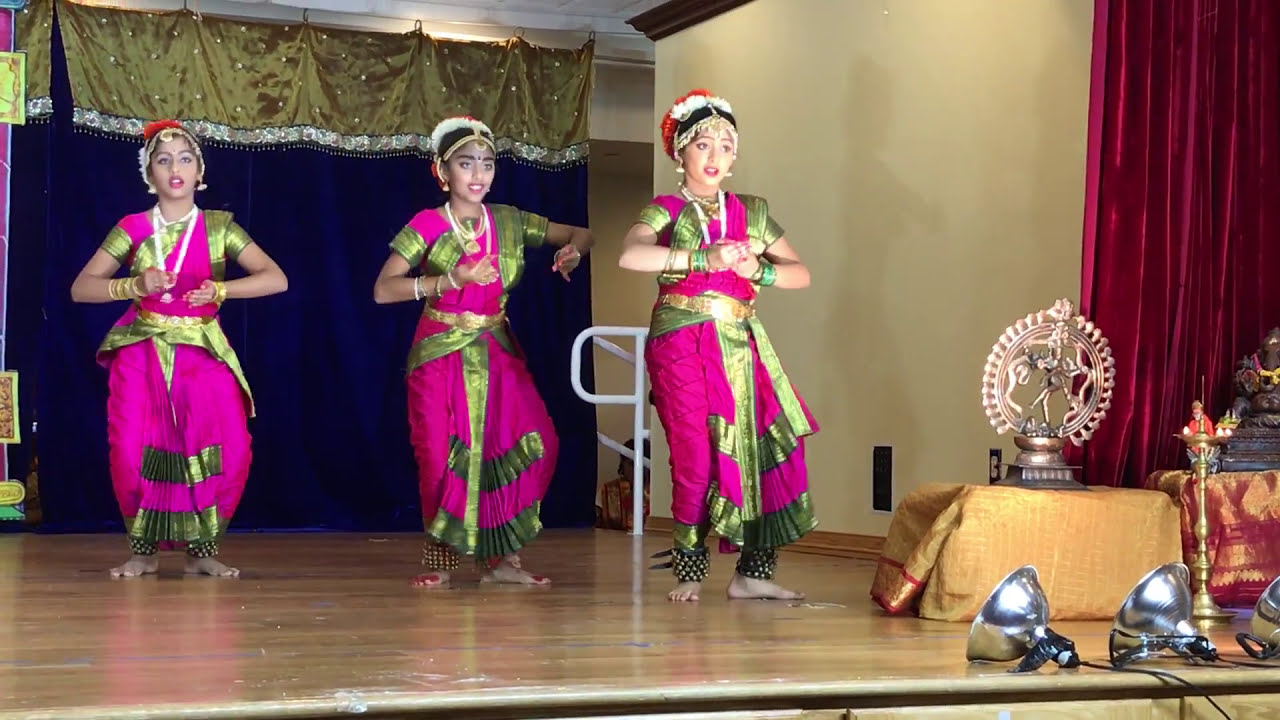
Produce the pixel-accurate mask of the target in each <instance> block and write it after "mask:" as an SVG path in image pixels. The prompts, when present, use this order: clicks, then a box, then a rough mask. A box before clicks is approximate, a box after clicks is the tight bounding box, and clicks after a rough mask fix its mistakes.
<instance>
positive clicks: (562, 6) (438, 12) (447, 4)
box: [236, 0, 663, 35]
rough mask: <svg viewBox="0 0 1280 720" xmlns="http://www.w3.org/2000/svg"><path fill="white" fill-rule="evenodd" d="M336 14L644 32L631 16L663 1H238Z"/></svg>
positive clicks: (542, 28) (529, 28) (587, 30)
mask: <svg viewBox="0 0 1280 720" xmlns="http://www.w3.org/2000/svg"><path fill="white" fill-rule="evenodd" d="M236 1H237V2H244V3H247V4H272V5H283V6H287V7H296V8H310V9H312V10H322V11H327V12H334V13H348V14H353V15H373V16H377V17H393V18H407V19H413V20H418V19H421V20H423V21H424V22H425V21H426V20H428V19H430V20H432V21H436V22H444V23H457V24H462V25H497V26H504V27H518V28H525V29H528V30H560V31H577V32H584V33H585V32H595V33H597V34H609V35H638V34H639V33H637V32H636V30H635V29H634V28H632V27H631V26H630V25H627V20H628V19H629V18H632V17H635V16H636V15H639V14H640V13H642V12H645V11H646V10H650V9H652V8H654V7H657V6H658V5H661V4H662V2H663V0H236Z"/></svg>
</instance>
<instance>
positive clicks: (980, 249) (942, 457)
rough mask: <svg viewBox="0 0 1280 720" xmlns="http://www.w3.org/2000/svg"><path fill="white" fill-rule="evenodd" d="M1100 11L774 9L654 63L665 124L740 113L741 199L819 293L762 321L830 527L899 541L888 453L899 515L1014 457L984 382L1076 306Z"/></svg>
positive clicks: (662, 178)
mask: <svg viewBox="0 0 1280 720" xmlns="http://www.w3.org/2000/svg"><path fill="white" fill-rule="evenodd" d="M1092 5H1093V3H1092V0H1016V1H1015V0H756V1H755V2H752V3H750V4H748V5H745V6H743V7H741V8H738V9H736V10H733V11H731V12H729V13H727V14H725V15H723V16H721V17H719V18H717V19H715V20H712V21H710V22H707V23H704V24H702V25H700V26H697V27H694V28H691V29H689V30H686V31H684V32H682V33H680V34H678V35H675V36H673V37H670V38H667V39H664V40H660V41H659V42H658V43H657V66H656V72H655V81H654V83H655V104H656V108H657V109H656V111H655V117H656V116H658V115H660V114H661V113H662V112H665V110H666V108H667V107H668V106H669V104H670V102H671V101H672V100H674V99H675V98H676V97H677V96H679V95H681V94H683V93H684V92H686V91H687V90H689V89H691V88H694V87H707V88H709V89H711V90H713V91H715V92H717V93H719V94H721V95H723V96H725V97H726V98H728V99H729V100H730V102H732V103H733V106H734V110H735V112H736V113H737V116H738V120H739V126H740V130H741V133H742V135H741V151H740V152H741V155H740V157H739V162H738V165H737V167H736V168H735V170H734V177H733V179H732V180H730V181H729V185H728V186H729V187H730V189H739V190H741V191H743V192H749V193H752V194H757V195H762V196H764V197H766V198H768V200H769V202H770V207H771V211H772V213H773V214H774V216H775V217H776V218H777V219H778V220H779V221H780V222H781V223H782V225H783V226H784V227H785V228H786V229H787V231H788V233H787V235H788V238H789V239H790V241H791V242H792V244H793V245H794V246H795V247H796V248H797V250H798V251H799V252H800V253H801V256H802V257H803V258H804V259H805V261H806V262H807V263H808V265H809V267H810V268H811V270H812V274H813V287H812V288H811V289H809V290H804V291H767V292H766V293H765V295H764V297H763V298H762V299H761V301H760V307H761V310H760V312H761V314H762V316H763V319H764V321H765V323H766V325H767V326H768V328H769V333H770V336H771V337H772V339H773V341H774V343H775V345H776V346H777V347H778V349H779V353H780V355H781V357H782V361H783V363H784V364H785V366H786V367H787V370H788V372H789V373H790V375H791V378H792V379H793V380H794V381H795V382H796V383H797V385H798V386H799V389H800V391H801V393H802V394H803V396H804V397H805V398H806V400H807V401H808V402H809V404H810V407H811V408H812V410H813V411H814V413H815V414H816V416H817V418H818V420H819V422H820V423H821V433H820V434H819V435H817V436H816V437H815V438H813V439H812V440H811V443H810V445H809V463H810V467H811V483H812V489H813V493H814V500H815V503H816V504H817V509H818V516H819V519H820V520H821V522H822V529H824V530H829V531H837V532H850V533H860V534H869V535H884V534H885V532H886V530H887V528H888V522H889V515H888V514H883V513H875V512H873V511H872V510H871V448H872V446H873V445H880V444H887V445H892V446H893V447H894V449H895V450H894V476H895V477H894V486H895V487H894V491H895V492H894V496H895V503H896V502H897V501H899V500H901V499H902V497H903V496H904V495H905V494H906V493H907V492H909V491H910V490H911V489H912V488H915V487H917V486H919V485H921V484H923V483H927V482H969V483H977V482H985V477H986V463H987V449H988V448H989V447H1002V448H1004V450H1005V459H1006V460H1009V459H1012V456H1013V452H1012V451H1013V447H1012V444H1011V443H1010V442H1009V441H1008V440H1007V439H997V437H996V435H995V433H994V432H993V431H992V430H991V428H990V426H989V425H988V424H987V422H986V418H985V417H984V416H983V412H982V407H981V400H980V393H979V387H980V383H981V377H982V367H983V364H984V362H985V360H986V356H987V354H988V353H989V352H990V350H991V345H992V343H993V342H994V341H995V340H996V338H997V337H998V336H999V335H1000V333H1001V332H1002V331H1003V330H1004V328H1005V327H1006V326H1007V325H1008V324H1009V323H1010V322H1012V321H1014V320H1015V319H1017V318H1020V317H1022V316H1023V315H1025V314H1026V313H1028V312H1031V311H1034V310H1038V309H1040V308H1043V307H1047V306H1048V305H1050V304H1051V303H1052V302H1053V300H1054V299H1055V298H1057V297H1059V296H1063V297H1070V298H1072V299H1075V298H1076V296H1077V294H1078V292H1079V265H1080V233H1081V218H1082V206H1083V176H1084V148H1085V136H1086V120H1087V102H1088V97H1087V96H1088V78H1089V62H1090V57H1089V55H1090V42H1091V23H1092ZM655 163H656V167H657V168H658V170H657V173H656V177H655V186H656V188H657V189H658V190H659V191H663V192H669V191H670V190H671V188H672V182H673V173H672V172H671V165H670V163H669V162H668V161H667V160H665V159H664V158H662V157H660V151H659V153H658V154H657V155H655ZM593 207H594V206H593ZM606 252H607V251H606ZM603 255H604V253H603V252H602V253H601V257H600V258H599V260H598V263H599V264H598V265H597V266H596V267H599V266H600V265H602V264H603V263H604V257H603ZM651 297H652V290H651V289H650V291H649V292H648V293H642V294H639V295H637V296H636V297H634V298H631V297H630V296H628V302H631V303H633V307H635V308H636V309H637V312H638V311H639V310H640V309H641V306H642V305H647V303H648V302H650V300H651ZM596 307H597V308H598V310H597V313H599V312H600V310H599V308H601V304H599V303H597V305H596ZM615 311H616V312H619V313H621V312H622V310H621V309H616V310H615ZM628 312H630V311H628ZM661 435H662V433H661V431H660V430H658V431H656V432H655V433H654V455H655V462H654V466H655V467H654V474H653V493H654V497H653V501H654V511H655V514H658V515H664V514H669V513H664V512H663V510H664V509H666V508H668V507H669V505H670V495H669V492H670V491H669V484H670V479H669V477H670V476H669V472H668V471H667V468H666V456H665V449H666V446H665V443H664V442H662V439H661Z"/></svg>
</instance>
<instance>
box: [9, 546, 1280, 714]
mask: <svg viewBox="0 0 1280 720" xmlns="http://www.w3.org/2000/svg"><path fill="white" fill-rule="evenodd" d="M419 542H420V540H419V538H418V537H416V536H391V537H367V536H350V535H236V536H232V537H231V538H230V539H229V540H227V541H226V543H225V546H224V557H225V559H226V560H228V561H229V562H233V563H234V564H236V565H238V566H239V567H241V569H242V570H243V573H244V574H243V576H242V578H241V579H239V580H215V579H210V578H183V577H182V576H181V558H180V556H166V558H165V559H166V560H168V561H169V562H168V563H167V564H166V565H165V566H164V567H163V569H162V575H161V576H160V577H158V578H156V577H152V578H146V579H142V580H134V581H112V580H110V579H109V578H108V577H107V575H106V568H107V567H109V566H110V565H111V564H113V563H115V562H118V561H119V560H120V559H121V553H122V552H123V551H124V550H125V545H124V543H123V542H122V540H121V538H119V537H112V536H3V537H0V576H2V577H0V602H2V603H3V608H4V610H5V614H4V615H3V617H0V720H10V719H16V718H24V719H25V720H52V719H54V718H76V719H77V720H81V719H86V718H95V719H99V720H108V719H110V718H152V719H154V718H177V717H183V718H230V717H235V718H274V717H290V718H321V717H334V716H343V715H349V714H360V715H361V716H363V717H376V718H406V719H407V718H466V719H469V718H511V717H521V718H549V717H570V716H572V717H623V716H626V717H638V716H647V717H671V718H682V719H689V718H717V719H718V718H802V717H803V718H809V719H812V718H858V719H860V720H871V719H877V720H878V719H885V718H910V717H920V718H945V719H947V720H960V719H962V718H964V719H967V718H993V719H994V718H997V717H1000V718H1014V719H1017V718H1067V717H1083V718H1125V719H1129V718H1135V719H1136V718H1182V717H1203V718H1210V717H1221V716H1220V715H1218V714H1217V712H1216V711H1215V710H1213V709H1212V708H1211V707H1210V706H1209V705H1208V704H1207V703H1205V701H1204V700H1203V699H1182V696H1184V695H1187V694H1188V693H1190V694H1191V695H1194V692H1190V691H1187V690H1186V689H1185V688H1179V687H1167V686H1166V685H1165V684H1164V683H1162V682H1161V681H1159V680H1156V679H1154V678H1151V677H1149V676H1143V675H1129V674H1120V673H1107V672H1101V671H1093V670H1087V669H1086V670H1081V671H1078V672H1055V671H1054V670H1053V669H1052V668H1051V669H1049V670H1046V671H1042V672H1040V673H1037V674H1032V675H1020V676H1011V675H1009V674H1007V673H1006V672H1004V671H1005V670H1006V669H1007V668H1006V667H1005V666H982V667H970V666H968V665H967V664H966V663H965V660H964V647H965V638H966V636H967V632H968V626H967V625H960V624H946V623H935V622H927V621H920V620H916V619H913V618H886V617H884V616H883V615H882V614H881V612H880V611H879V610H878V609H877V608H875V607H874V606H873V605H872V604H871V603H870V601H869V599H868V597H867V589H868V587H869V585H870V581H871V564H870V563H868V562H865V561H856V560H845V559H838V558H825V557H818V556H813V555H802V554H796V553H784V554H783V556H782V561H781V564H780V570H779V579H780V580H781V581H782V582H784V583H786V584H788V585H791V586H794V587H796V588H798V589H803V590H806V591H807V592H808V593H809V598H808V600H806V601H804V602H800V603H770V602H758V601H745V602H744V601H735V602H730V601H728V600H726V599H725V598H724V596H723V593H722V592H721V591H722V588H723V584H724V583H725V582H727V581H728V578H729V574H730V573H731V572H732V558H731V557H728V556H722V557H717V558H716V559H715V561H714V566H713V570H712V578H713V579H712V583H711V588H709V589H708V591H707V592H705V593H704V599H703V601H702V602H701V603H699V604H685V605H675V604H671V603H668V602H667V601H666V599H665V592H666V590H667V589H668V586H669V585H670V582H671V578H670V575H669V573H666V572H656V571H646V570H640V569H637V568H643V567H646V566H647V565H648V564H650V562H652V561H650V560H648V556H649V555H650V554H651V553H653V552H655V551H657V550H659V549H662V548H663V547H665V546H666V542H667V537H666V536H663V535H660V534H655V535H649V536H646V537H645V539H644V542H643V547H641V545H640V544H637V543H633V541H632V538H631V537H629V536H627V535H624V534H622V533H615V532H606V531H582V532H548V533H546V534H545V536H544V537H543V538H541V539H540V540H539V541H538V542H536V543H535V544H534V545H533V546H532V547H531V548H530V549H529V551H528V552H527V553H526V554H525V556H524V559H525V566H526V567H527V568H529V569H530V570H532V571H533V572H537V573H544V574H549V575H551V576H552V577H553V579H554V580H555V584H554V586H553V587H551V588H549V589H540V588H514V587H495V586H490V585H485V586H480V585H478V584H477V583H476V582H475V576H474V575H473V574H472V573H470V572H467V571H464V572H463V573H462V577H461V582H460V583H457V584H456V585H455V589H453V590H447V591H420V590H413V589H411V588H410V587H409V586H408V584H407V582H406V580H407V579H408V578H409V577H410V576H411V575H412V574H413V573H415V572H416V571H417V566H416V564H415V563H416V560H417V558H418V557H419V548H420V545H419ZM1055 629H1056V630H1057V631H1059V632H1061V633H1062V634H1064V635H1066V636H1068V637H1070V638H1072V639H1073V640H1075V642H1076V644H1077V647H1078V648H1079V650H1080V654H1081V655H1082V656H1083V657H1085V658H1086V659H1092V660H1098V661H1102V660H1104V659H1105V657H1106V647H1107V645H1106V634H1107V630H1108V627H1107V624H1105V623H1063V624H1061V625H1060V626H1058V625H1055ZM1234 632H1235V630H1234V629H1232V630H1223V631H1221V632H1219V633H1217V634H1215V635H1214V636H1213V639H1214V641H1215V642H1216V643H1217V644H1218V647H1219V649H1220V650H1221V651H1222V652H1223V654H1225V655H1233V656H1242V653H1240V651H1239V649H1238V647H1237V646H1236V644H1235V642H1234V640H1233V639H1232V638H1233V633H1234ZM1147 667H1160V668H1165V669H1173V670H1176V671H1177V672H1179V673H1180V674H1182V675H1183V676H1184V677H1186V678H1188V679H1190V680H1192V681H1193V682H1195V683H1197V684H1198V685H1200V686H1202V687H1204V688H1205V689H1207V690H1208V691H1209V692H1210V693H1211V694H1212V695H1213V696H1214V697H1215V699H1216V700H1217V701H1218V702H1219V704H1220V705H1222V706H1223V707H1224V708H1225V709H1226V710H1227V712H1228V713H1229V714H1231V716H1232V717H1235V718H1250V717H1252V718H1276V717H1280V695H1277V696H1275V697H1268V694H1269V693H1280V669H1277V670H1275V671H1271V670H1254V669H1226V668H1189V667H1187V666H1185V665H1183V664H1180V663H1176V662H1163V661H1162V662H1158V663H1151V664H1149V665H1147ZM1036 703H1043V704H1036ZM921 706H935V707H931V708H924V707H921ZM641 714H648V715H641Z"/></svg>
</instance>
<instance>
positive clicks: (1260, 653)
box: [1236, 577, 1280, 660]
mask: <svg viewBox="0 0 1280 720" xmlns="http://www.w3.org/2000/svg"><path fill="white" fill-rule="evenodd" d="M1236 642H1238V643H1240V647H1242V648H1244V651H1245V652H1247V653H1249V655H1251V656H1253V657H1255V658H1257V659H1259V660H1272V659H1275V658H1277V657H1280V577H1278V578H1276V579H1275V580H1272V581H1271V584H1270V585H1268V586H1267V589H1266V590H1264V591H1263V593H1262V597H1260V598H1258V602H1257V604H1256V605H1254V606H1253V619H1252V620H1251V621H1249V632H1247V633H1238V634H1237V635H1236ZM1254 645H1256V646H1257V647H1256V648H1255V647H1254Z"/></svg>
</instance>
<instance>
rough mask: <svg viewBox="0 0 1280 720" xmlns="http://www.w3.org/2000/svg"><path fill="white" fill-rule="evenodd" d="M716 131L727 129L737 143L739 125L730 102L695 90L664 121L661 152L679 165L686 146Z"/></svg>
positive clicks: (674, 106) (678, 102)
mask: <svg viewBox="0 0 1280 720" xmlns="http://www.w3.org/2000/svg"><path fill="white" fill-rule="evenodd" d="M713 127H715V128H717V129H719V128H725V129H728V130H729V133H730V134H731V135H733V139H734V142H735V143H736V142H737V140H738V121H737V120H736V119H735V118H734V116H733V106H732V105H730V104H729V101H728V100H725V99H724V98H722V97H718V96H716V95H712V94H711V92H710V91H709V90H702V89H699V90H693V91H691V92H689V93H688V94H687V95H685V96H684V97H682V98H680V99H678V100H676V102H675V104H673V105H672V106H671V109H670V110H668V111H667V114H666V115H664V116H663V117H662V124H661V126H660V130H661V134H662V149H663V150H664V151H665V152H666V153H667V157H669V158H671V159H672V160H676V161H677V162H678V161H679V160H680V151H681V150H682V149H684V146H685V145H688V144H689V142H690V141H692V140H693V138H695V137H697V135H698V133H699V132H702V131H703V130H708V129H711V128H713Z"/></svg>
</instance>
